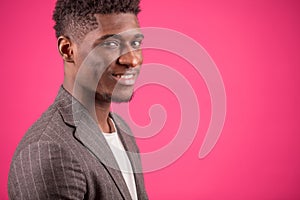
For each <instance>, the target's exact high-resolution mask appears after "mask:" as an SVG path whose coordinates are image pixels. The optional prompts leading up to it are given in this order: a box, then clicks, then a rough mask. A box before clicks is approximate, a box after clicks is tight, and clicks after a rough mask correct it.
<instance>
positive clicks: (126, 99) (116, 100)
mask: <svg viewBox="0 0 300 200" xmlns="http://www.w3.org/2000/svg"><path fill="white" fill-rule="evenodd" d="M132 98H133V93H132V95H130V96H127V97H118V96H114V95H113V96H112V97H111V101H112V102H114V103H126V102H130V101H131V100H132Z"/></svg>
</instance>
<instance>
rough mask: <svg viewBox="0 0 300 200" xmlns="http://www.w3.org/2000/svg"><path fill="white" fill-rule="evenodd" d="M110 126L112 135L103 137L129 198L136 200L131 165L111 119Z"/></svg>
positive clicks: (106, 134) (108, 134)
mask: <svg viewBox="0 0 300 200" xmlns="http://www.w3.org/2000/svg"><path fill="white" fill-rule="evenodd" d="M111 122H112V124H113V125H114V130H115V132H112V133H104V132H103V135H104V137H105V139H106V141H107V143H108V145H109V147H110V149H111V150H112V152H113V154H114V156H115V159H116V160H117V163H118V165H119V168H120V170H121V172H122V175H123V178H124V180H125V182H126V184H127V187H128V189H129V192H130V194H131V197H132V199H133V200H137V199H138V198H137V192H136V186H135V179H134V175H133V172H132V167H131V163H130V161H129V159H128V156H127V154H126V151H125V149H124V146H123V144H122V142H121V140H120V138H119V136H118V133H117V129H116V126H115V124H114V122H113V120H112V119H111Z"/></svg>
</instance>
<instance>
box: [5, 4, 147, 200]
mask: <svg viewBox="0 0 300 200" xmlns="http://www.w3.org/2000/svg"><path fill="white" fill-rule="evenodd" d="M139 11H140V8H139V0H86V1H81V0H58V1H57V3H56V7H55V11H54V15H53V19H54V21H55V22H56V24H55V26H54V28H55V30H56V36H57V39H58V40H57V41H58V50H59V53H60V54H61V56H62V58H63V60H64V82H63V86H62V87H61V88H60V91H59V93H58V96H57V98H56V100H55V102H54V103H53V105H51V106H50V107H49V109H48V110H47V111H46V112H45V113H44V114H43V115H42V116H41V118H40V119H39V120H38V121H37V122H36V123H35V124H34V125H33V126H32V127H31V128H30V129H29V131H28V132H27V133H26V134H25V136H24V138H23V139H22V141H21V142H20V144H19V146H18V148H17V150H16V152H15V155H14V157H13V160H12V163H11V168H10V174H9V181H8V191H9V197H10V198H11V199H30V200H33V199H113V200H117V199H148V197H147V194H146V191H145V188H144V181H143V175H142V173H135V172H141V171H142V170H141V161H140V158H139V155H138V152H139V151H138V147H137V146H136V143H135V140H134V138H133V136H132V135H131V131H130V129H129V128H128V126H127V125H126V124H125V122H124V121H123V120H122V119H121V118H120V117H119V116H117V115H116V114H113V113H111V112H110V104H111V101H116V102H126V101H129V100H130V99H131V97H132V94H133V85H134V83H135V80H136V78H137V75H138V74H139V70H140V67H141V64H142V60H143V59H142V53H141V47H140V45H141V42H142V39H143V35H142V34H141V32H140V30H139V24H138V21H137V16H136V15H137V14H138V13H139Z"/></svg>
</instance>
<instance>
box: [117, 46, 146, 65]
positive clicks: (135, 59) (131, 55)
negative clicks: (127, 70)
mask: <svg viewBox="0 0 300 200" xmlns="http://www.w3.org/2000/svg"><path fill="white" fill-rule="evenodd" d="M118 62H119V64H121V65H126V66H127V67H137V66H139V65H141V62H142V55H141V52H140V50H131V51H128V52H126V53H124V54H123V55H121V56H120V57H119V59H118Z"/></svg>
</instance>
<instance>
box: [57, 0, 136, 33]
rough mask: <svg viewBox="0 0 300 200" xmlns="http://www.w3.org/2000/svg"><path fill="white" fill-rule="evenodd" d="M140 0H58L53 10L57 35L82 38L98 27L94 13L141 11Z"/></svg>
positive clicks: (134, 12)
mask: <svg viewBox="0 0 300 200" xmlns="http://www.w3.org/2000/svg"><path fill="white" fill-rule="evenodd" d="M139 4H140V0H57V2H56V5H55V10H54V12H53V17H52V18H53V20H54V21H55V25H54V29H55V35H56V37H57V38H58V37H59V36H72V37H74V38H76V39H80V38H81V37H83V36H84V35H85V34H87V33H88V32H90V31H92V30H94V29H96V28H97V27H98V23H97V20H96V18H95V17H94V14H114V13H116V14H118V13H133V14H135V15H137V14H138V13H139V12H140V6H139Z"/></svg>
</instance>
